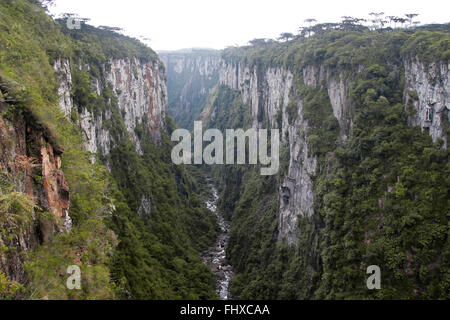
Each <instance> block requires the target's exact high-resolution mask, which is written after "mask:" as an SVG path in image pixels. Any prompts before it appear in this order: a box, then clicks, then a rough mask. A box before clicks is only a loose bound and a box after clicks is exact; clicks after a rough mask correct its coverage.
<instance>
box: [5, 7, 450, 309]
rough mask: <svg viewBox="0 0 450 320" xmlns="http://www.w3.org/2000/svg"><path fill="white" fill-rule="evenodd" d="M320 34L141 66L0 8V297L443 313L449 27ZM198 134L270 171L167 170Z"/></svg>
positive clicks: (449, 225) (39, 12) (135, 50)
mask: <svg viewBox="0 0 450 320" xmlns="http://www.w3.org/2000/svg"><path fill="white" fill-rule="evenodd" d="M319 26H320V28H319V27H317V28H316V29H314V30H315V31H314V32H313V33H311V31H310V32H309V34H308V35H306V34H304V33H302V34H299V35H297V36H293V37H289V39H284V40H279V41H275V40H273V41H253V42H251V44H250V45H247V46H234V47H228V48H226V49H223V50H213V49H185V50H180V51H161V52H155V51H153V50H152V49H150V48H149V47H148V46H146V45H144V44H143V43H142V42H140V41H139V40H137V39H133V38H130V37H128V36H125V35H123V34H122V33H120V32H116V31H117V29H114V28H111V27H105V26H101V27H93V26H91V25H89V24H87V23H85V22H83V23H82V24H81V25H80V28H79V29H78V28H74V29H71V28H68V27H67V21H66V20H65V19H54V18H53V17H51V16H50V15H49V14H48V12H47V11H46V8H45V6H42V5H41V4H40V2H38V1H32V0H2V1H1V2H0V151H1V153H0V299H1V300H3V299H24V300H26V299H32V300H33V299H42V300H60V299H68V300H72V299H74V300H75V299H80V300H81V299H83V300H94V299H97V300H103V299H117V300H219V299H222V300H240V299H242V300H281V299H283V300H303V299H449V298H450V239H449V235H450V211H449V210H450V209H449V208H450V188H449V187H450V180H449V179H450V178H449V177H450V164H449V161H448V160H449V148H448V144H449V141H448V134H449V131H450V72H449V68H450V64H449V59H450V26H449V25H448V24H443V25H438V24H436V25H425V26H416V27H411V28H384V29H383V28H381V29H371V28H368V27H365V26H363V25H359V24H357V25H353V24H352V25H348V24H342V25H337V26H330V25H328V24H326V25H320V24H319ZM194 121H201V122H202V125H203V128H205V129H218V130H219V131H220V132H222V133H225V132H226V130H227V129H243V130H244V131H245V130H248V129H250V128H254V129H277V130H279V132H280V137H281V139H280V145H279V150H280V152H279V161H280V168H279V170H278V172H277V173H276V174H275V175H271V176H263V175H261V174H260V168H261V167H262V165H260V164H258V165H251V164H242V165H229V164H228V165H220V164H215V165H206V164H202V165H175V164H174V162H173V159H172V157H171V152H172V150H173V148H174V146H175V141H173V140H172V133H173V132H174V131H175V130H176V129H179V128H182V129H187V130H189V131H192V130H193V128H194ZM272 149H273V148H272ZM246 152H247V155H246V156H247V157H249V155H248V150H246ZM373 265H376V266H379V267H380V269H381V277H382V279H383V282H382V287H381V289H380V290H368V289H367V287H366V279H367V272H366V270H367V268H368V267H369V266H373ZM71 266H72V267H73V266H76V267H78V268H79V269H80V272H81V280H80V281H81V284H82V285H81V288H80V289H79V290H72V289H70V288H69V287H68V286H67V282H66V280H67V277H68V271H67V270H70V269H68V268H70V267H71Z"/></svg>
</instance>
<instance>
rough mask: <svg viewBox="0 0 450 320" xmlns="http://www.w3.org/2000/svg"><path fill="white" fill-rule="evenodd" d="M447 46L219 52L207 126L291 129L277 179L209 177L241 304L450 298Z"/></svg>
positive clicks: (338, 41) (410, 37)
mask: <svg viewBox="0 0 450 320" xmlns="http://www.w3.org/2000/svg"><path fill="white" fill-rule="evenodd" d="M441 29H442V30H446V29H445V26H443V28H441ZM447 29H448V28H447ZM448 44H449V34H448V31H444V32H431V31H427V30H426V29H425V30H418V31H417V32H415V31H414V30H410V31H407V32H405V31H402V30H397V31H392V32H378V31H375V32H370V31H364V30H362V31H359V32H355V31H328V32H324V33H322V34H318V35H315V36H313V37H310V38H299V39H296V40H293V41H290V42H286V43H269V44H263V45H258V46H254V47H247V48H234V49H228V50H225V51H224V52H223V53H222V62H221V63H220V65H221V67H220V70H219V73H220V80H219V85H218V86H217V87H216V88H215V89H214V90H213V92H212V94H211V95H210V97H209V98H208V100H207V103H206V105H205V106H204V111H203V116H204V119H205V124H204V126H207V127H211V128H218V129H220V130H222V131H223V130H225V129H227V128H250V127H256V128H279V129H280V130H281V132H282V135H281V136H282V145H281V148H280V150H281V151H280V158H281V159H280V160H281V168H280V171H279V174H278V175H276V176H272V177H262V176H260V175H259V168H256V167H253V166H218V167H216V168H215V169H214V170H215V177H216V181H217V182H218V186H219V191H220V200H219V205H220V207H221V209H222V210H224V211H225V212H226V213H227V215H228V216H229V217H231V219H232V227H231V231H230V242H229V248H228V252H227V254H228V258H229V260H230V261H231V263H232V265H233V268H234V269H235V271H237V276H236V277H235V279H234V280H233V282H232V293H233V296H237V297H241V298H244V299H278V298H285V299H308V298H315V299H317V298H326V299H339V298H445V297H447V298H448V294H449V292H450V291H449V288H450V283H449V282H448V275H449V272H450V270H449V269H448V266H449V259H450V251H449V248H450V247H449V237H448V235H449V207H450V206H449V185H450V181H449V180H448V177H449V170H450V167H449V163H448V149H447V147H448V128H449V105H450V101H449V100H448V99H449V96H450V95H449V93H450V88H449V86H448V83H449V74H448V59H449V46H448ZM170 94H171V92H170V90H169V95H170ZM369 265H379V266H380V267H381V270H382V281H383V282H382V289H381V290H379V291H369V290H367V288H366V287H365V279H366V268H367V266H369Z"/></svg>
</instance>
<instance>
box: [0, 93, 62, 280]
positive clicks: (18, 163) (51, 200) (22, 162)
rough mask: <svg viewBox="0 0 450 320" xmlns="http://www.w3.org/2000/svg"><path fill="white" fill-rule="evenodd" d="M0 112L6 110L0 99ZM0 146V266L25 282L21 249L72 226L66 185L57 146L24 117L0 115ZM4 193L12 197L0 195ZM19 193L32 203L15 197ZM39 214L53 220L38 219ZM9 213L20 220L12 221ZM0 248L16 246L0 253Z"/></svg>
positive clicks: (45, 239) (29, 119) (28, 249)
mask: <svg viewBox="0 0 450 320" xmlns="http://www.w3.org/2000/svg"><path fill="white" fill-rule="evenodd" d="M0 110H1V111H2V112H4V111H5V110H7V109H6V105H3V104H2V102H1V101H0ZM5 114H8V113H7V112H5ZM0 148H1V155H0V170H1V172H0V175H1V178H0V180H1V195H2V206H3V205H6V204H7V203H10V204H11V207H9V209H8V207H3V209H4V210H7V211H6V212H3V214H5V215H4V216H2V217H1V218H0V228H1V232H0V247H1V248H2V249H1V250H0V269H1V270H4V271H5V274H6V275H7V276H9V277H10V279H12V280H14V281H18V282H24V281H25V273H24V270H23V261H24V259H25V257H26V253H27V252H28V251H30V250H32V249H35V248H36V247H37V245H38V244H39V243H40V242H42V241H43V242H48V241H49V240H51V239H52V237H53V235H54V234H55V232H66V231H70V229H71V219H70V217H69V214H68V210H69V206H70V195H69V186H68V185H67V183H66V180H65V176H64V173H63V172H62V171H61V155H62V150H60V149H59V148H58V147H56V146H55V145H54V144H53V143H51V142H49V139H48V136H47V133H46V132H43V131H42V128H39V127H37V126H36V125H35V122H34V121H33V120H32V118H30V116H29V115H28V116H27V117H25V116H24V115H21V114H15V115H14V116H12V115H11V114H10V116H7V117H4V116H1V117H0ZM8 194H9V196H8V197H12V198H3V196H4V195H5V196H6V195H8ZM21 194H24V195H27V196H28V197H29V200H30V201H32V202H33V203H35V204H36V207H33V206H32V205H31V204H27V200H19V199H21ZM10 201H12V202H10ZM22 205H24V207H22ZM17 208H19V209H17ZM16 209H17V210H19V211H18V212H14V210H16ZM10 210H12V211H10ZM44 212H48V213H50V215H51V217H52V218H50V219H48V218H43V217H45V216H46V215H45V213H44ZM14 215H21V216H22V220H21V221H20V220H19V221H15V216H14ZM5 247H6V248H15V249H14V250H8V251H6V252H3V248H5Z"/></svg>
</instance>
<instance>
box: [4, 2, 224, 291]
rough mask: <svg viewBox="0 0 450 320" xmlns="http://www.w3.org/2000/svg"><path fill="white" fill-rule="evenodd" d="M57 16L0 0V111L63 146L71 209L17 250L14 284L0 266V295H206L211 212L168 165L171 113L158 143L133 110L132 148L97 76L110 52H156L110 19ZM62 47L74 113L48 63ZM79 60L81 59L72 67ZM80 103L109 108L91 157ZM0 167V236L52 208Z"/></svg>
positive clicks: (147, 56)
mask: <svg viewBox="0 0 450 320" xmlns="http://www.w3.org/2000/svg"><path fill="white" fill-rule="evenodd" d="M64 24H65V22H64V21H58V22H55V21H53V20H52V19H51V18H50V17H49V16H47V15H46V14H45V11H44V9H43V8H40V7H39V6H37V5H36V4H34V2H33V1H26V0H17V1H9V0H6V1H2V2H1V4H0V88H1V96H0V98H1V99H2V102H4V103H3V104H2V108H3V107H4V109H5V110H3V109H2V117H5V118H7V119H9V121H11V122H14V121H16V120H17V119H19V118H21V117H23V118H25V121H26V122H27V124H29V125H30V126H32V127H33V128H34V129H36V130H37V131H42V132H43V136H44V139H45V141H46V143H49V144H51V145H53V146H54V147H57V148H58V149H61V150H64V154H63V157H62V171H63V172H64V174H65V177H66V179H67V182H68V184H69V186H70V197H71V201H70V211H69V215H70V216H71V217H72V219H73V228H72V231H71V232H70V233H67V234H65V233H64V234H57V235H55V236H54V238H53V240H51V241H50V242H47V243H43V244H40V245H39V247H38V248H37V249H36V250H34V251H27V252H21V253H20V254H21V255H22V256H23V257H22V259H21V261H26V263H25V274H26V278H27V279H25V280H24V281H23V282H24V283H23V286H21V285H19V284H17V283H14V282H11V281H10V280H8V279H7V278H6V277H5V275H4V274H3V273H0V298H27V299H215V298H216V295H215V292H214V280H213V277H212V274H211V272H210V270H209V269H208V268H207V267H206V266H205V265H204V264H203V263H202V262H201V260H200V258H199V256H198V252H200V251H201V250H203V249H205V248H206V247H207V246H209V245H210V244H211V242H213V241H214V239H215V237H216V233H217V230H216V225H217V221H216V218H215V216H214V215H212V214H211V213H210V212H209V211H208V210H206V208H204V203H203V198H201V197H200V196H199V195H198V194H199V193H200V190H199V188H198V183H197V182H196V180H195V179H194V178H192V177H191V176H190V174H189V173H187V172H186V170H185V169H184V168H174V167H172V166H171V165H170V161H169V160H170V150H171V142H170V140H169V136H168V133H170V131H171V130H173V129H174V124H173V121H172V120H171V119H170V118H169V119H168V120H167V123H166V126H167V128H168V131H169V132H162V141H161V142H160V143H159V144H157V143H156V142H155V141H154V140H153V139H152V138H151V136H150V133H149V130H148V129H147V128H148V126H147V121H148V120H147V119H142V120H143V122H142V124H141V126H140V127H139V128H138V129H137V132H138V135H139V138H140V140H141V146H142V149H143V155H142V156H140V155H139V154H138V153H137V152H136V148H135V146H134V144H133V143H132V142H131V139H130V137H129V134H128V132H127V130H126V128H125V124H124V122H123V119H122V113H121V111H120V109H119V106H118V101H117V97H116V96H115V94H114V93H113V92H112V90H111V87H110V86H109V85H108V84H107V82H106V81H105V78H104V77H105V75H106V72H108V68H110V66H109V60H110V59H112V58H117V59H119V58H120V59H122V58H123V59H130V60H131V59H133V58H137V59H139V60H141V61H142V62H150V61H151V62H157V61H158V60H157V56H156V54H155V53H154V52H153V51H152V50H151V49H149V48H147V47H145V46H144V45H143V44H141V43H139V42H138V41H137V40H135V39H130V38H128V37H125V36H122V35H120V34H117V33H115V32H113V31H112V30H110V29H107V28H103V29H96V28H93V27H91V26H88V25H85V24H83V25H82V29H81V30H72V31H71V30H69V29H67V28H65V27H64ZM59 58H65V59H68V60H69V61H70V63H71V69H72V70H71V71H72V75H73V83H72V85H73V90H72V92H71V94H72V98H73V101H74V104H75V108H74V110H72V115H71V118H72V119H68V118H67V117H66V116H65V115H64V114H63V112H62V111H61V110H60V109H59V107H58V94H57V90H56V88H57V83H56V76H57V75H56V74H55V71H54V69H53V63H54V62H55V61H56V60H57V59H59ZM85 65H89V68H88V70H86V69H85V68H79V67H80V66H82V67H84V66H85ZM93 79H99V80H100V81H101V83H102V84H103V85H102V88H101V89H102V90H101V94H100V95H99V94H97V93H96V92H94V89H93V88H92V86H91V81H92V80H93ZM84 108H86V109H87V110H89V111H90V112H92V113H93V114H94V116H95V117H103V116H104V114H105V112H106V111H109V112H110V114H112V117H111V119H109V120H108V121H105V127H106V129H108V130H109V131H110V133H111V135H112V137H113V141H110V143H111V152H110V153H109V155H107V156H106V157H102V156H101V155H98V156H97V158H98V160H97V161H96V162H95V163H92V162H91V159H92V155H91V154H89V153H87V152H85V151H84V150H83V137H82V134H81V132H80V129H79V128H78V126H77V124H76V121H77V119H78V118H79V117H78V112H81V111H82V110H83V109H84ZM3 111H4V112H3ZM71 120H72V121H71ZM35 148H36V146H31V147H30V152H33V154H30V156H36V157H37V158H38V157H39V154H38V153H36V152H38V148H36V150H34V149H35ZM33 150H34V151H33ZM34 153H36V154H34ZM104 163H108V166H109V168H110V169H111V172H108V171H107V170H106V168H105V165H104ZM1 177H2V179H1V182H2V193H1V199H0V205H1V206H0V228H1V230H2V232H3V231H8V230H9V231H8V234H7V235H3V234H2V236H1V237H0V240H2V238H6V239H8V237H11V234H17V235H18V232H19V231H18V229H21V228H22V227H27V224H28V229H29V230H34V229H35V228H38V227H39V223H38V222H37V221H38V220H39V219H48V218H50V217H51V215H49V214H46V213H45V212H40V210H38V209H34V210H33V208H34V207H35V206H40V205H41V204H40V203H35V202H34V201H32V200H30V199H28V197H27V196H25V195H24V194H22V193H18V192H16V188H17V186H15V183H16V181H15V179H14V177H9V176H8V175H7V174H5V175H3V173H2V175H1ZM39 178H41V179H42V176H40V175H39V174H36V175H35V178H34V181H35V183H36V184H39V183H41V180H40V179H39ZM3 185H4V186H5V187H3ZM142 199H147V200H148V201H149V202H150V203H151V212H148V213H142V212H141V211H140V210H139V209H140V207H141V201H142ZM36 201H37V200H36ZM17 208H19V209H20V208H22V209H23V208H27V210H22V209H20V210H18V209H17ZM16 209H17V210H16ZM28 209H29V210H28ZM36 217H38V218H39V219H38V220H36V219H35V218H36ZM5 226H8V228H9V229H4V228H5ZM16 229H17V230H16ZM0 243H2V247H1V251H0V254H3V252H6V254H9V253H10V252H11V250H15V249H14V246H13V245H9V246H8V247H5V246H4V243H5V244H10V241H9V242H7V241H4V242H1V241H0ZM69 265H78V266H80V268H81V271H82V290H80V291H78V290H73V291H72V290H68V289H67V288H66V286H65V284H66V279H67V277H68V276H69V275H68V274H67V273H66V269H67V267H68V266H69Z"/></svg>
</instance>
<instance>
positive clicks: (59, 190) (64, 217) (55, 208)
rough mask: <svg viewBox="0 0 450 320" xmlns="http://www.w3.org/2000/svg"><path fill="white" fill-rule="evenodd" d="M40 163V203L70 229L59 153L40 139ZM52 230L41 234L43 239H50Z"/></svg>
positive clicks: (64, 179) (66, 193)
mask: <svg viewBox="0 0 450 320" xmlns="http://www.w3.org/2000/svg"><path fill="white" fill-rule="evenodd" d="M41 144H43V146H42V147H41V165H42V177H43V181H42V183H43V187H44V192H42V193H40V195H41V201H40V202H41V205H43V206H44V207H46V208H48V210H49V211H50V212H51V213H52V214H53V215H54V216H55V217H56V218H57V219H59V220H61V222H62V223H63V226H64V227H65V229H66V230H68V231H70V228H71V225H72V223H71V220H70V217H69V206H70V192H69V191H70V190H69V186H68V184H67V182H66V178H65V176H64V172H62V170H61V153H59V152H58V153H56V152H55V149H54V148H53V147H52V146H51V145H50V144H45V143H43V141H42V140H41ZM52 235H53V232H50V233H49V234H45V233H44V234H43V236H44V241H48V240H50V238H51V236H52Z"/></svg>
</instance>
